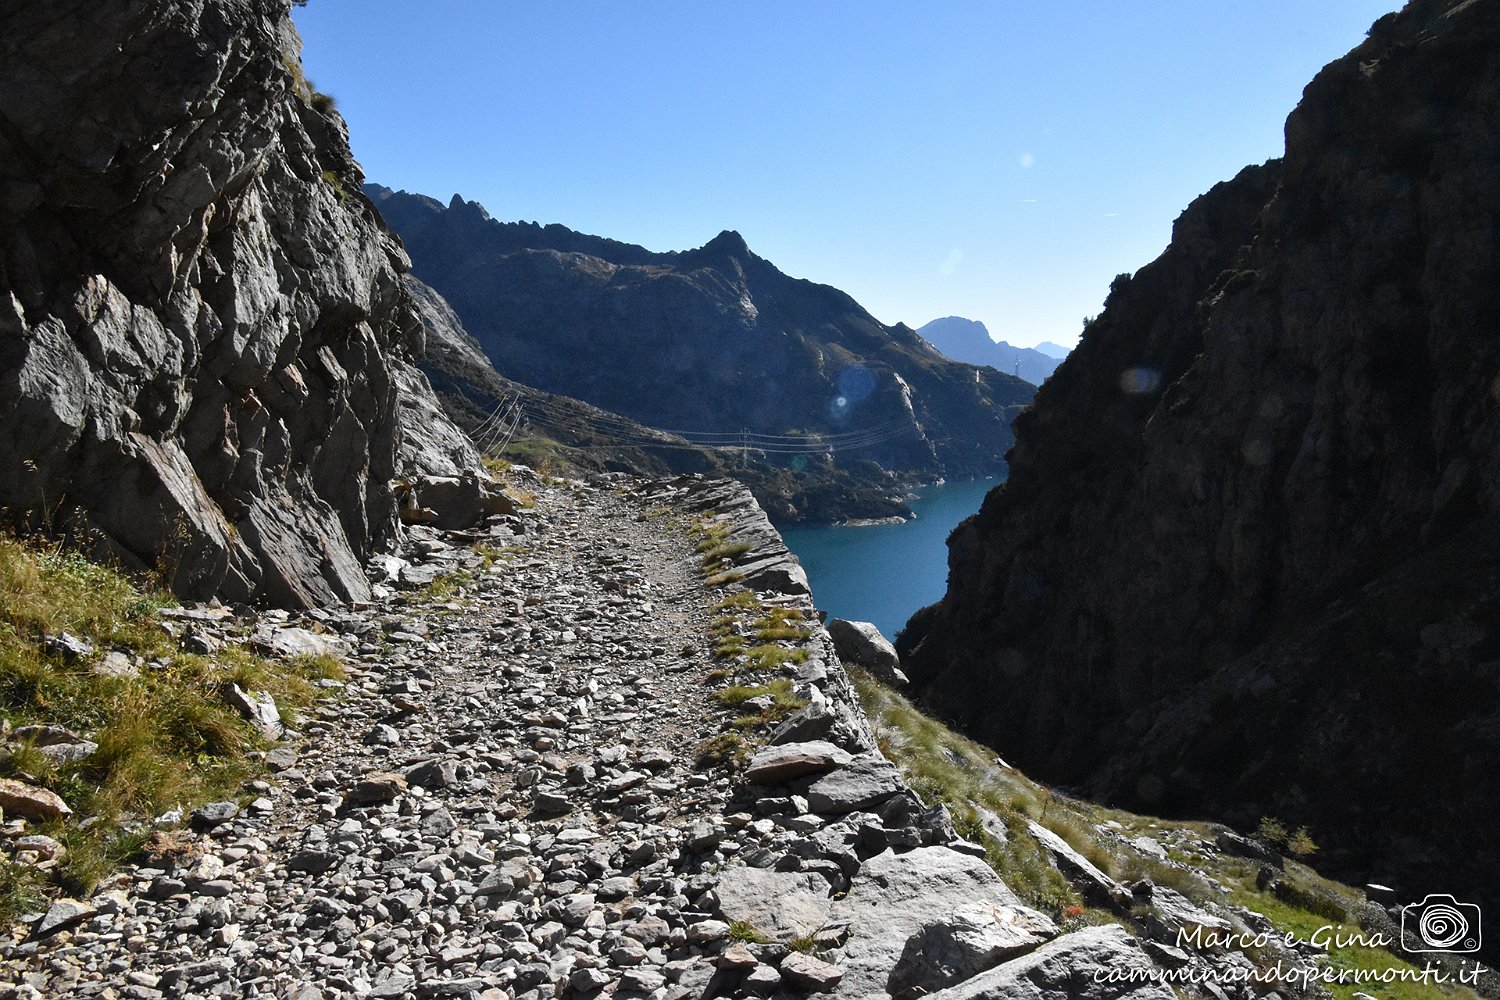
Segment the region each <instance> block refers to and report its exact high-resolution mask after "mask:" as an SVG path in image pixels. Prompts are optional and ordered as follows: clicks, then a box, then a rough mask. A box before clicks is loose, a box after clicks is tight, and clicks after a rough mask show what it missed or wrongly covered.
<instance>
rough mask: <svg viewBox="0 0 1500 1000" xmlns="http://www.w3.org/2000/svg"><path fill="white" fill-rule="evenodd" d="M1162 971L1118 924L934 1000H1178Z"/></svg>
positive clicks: (1070, 937) (1059, 943) (1059, 942)
mask: <svg viewBox="0 0 1500 1000" xmlns="http://www.w3.org/2000/svg"><path fill="white" fill-rule="evenodd" d="M1156 974H1157V970H1156V969H1155V967H1154V966H1153V965H1152V964H1151V960H1150V959H1149V958H1147V957H1146V953H1145V952H1143V951H1142V950H1141V949H1140V947H1139V946H1138V945H1137V944H1136V943H1135V941H1134V940H1132V939H1131V937H1130V935H1129V934H1127V933H1126V932H1125V928H1123V927H1120V926H1119V925H1117V924H1109V925H1106V926H1103V927H1088V928H1085V929H1084V930H1081V931H1076V932H1074V933H1072V934H1065V935H1063V936H1062V937H1060V938H1056V939H1054V940H1052V941H1050V942H1048V943H1047V944H1044V945H1042V946H1041V947H1040V948H1038V949H1036V950H1035V951H1033V952H1031V953H1030V954H1027V955H1023V956H1022V957H1020V958H1017V959H1014V960H1013V961H1010V962H1006V963H1004V964H1003V965H999V966H996V967H995V968H993V969H991V970H989V971H988V972H982V973H980V974H979V975H977V976H974V977H973V978H972V979H968V980H965V981H964V982H962V983H959V984H958V985H957V986H952V987H949V988H948V989H945V990H940V991H938V992H937V993H931V994H928V997H929V1000H1054V998H1057V997H1067V998H1068V1000H1122V998H1125V997H1129V998H1130V1000H1176V996H1177V995H1176V994H1175V993H1173V992H1172V989H1171V988H1170V987H1169V986H1167V985H1165V984H1164V983H1162V982H1160V981H1159V980H1157V979H1156V978H1155V976H1156Z"/></svg>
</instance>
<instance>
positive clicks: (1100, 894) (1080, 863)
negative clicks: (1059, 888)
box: [1026, 820, 1131, 906]
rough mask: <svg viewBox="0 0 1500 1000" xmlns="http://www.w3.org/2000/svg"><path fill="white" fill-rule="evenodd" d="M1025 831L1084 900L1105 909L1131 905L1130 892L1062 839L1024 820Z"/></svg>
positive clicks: (1036, 824)
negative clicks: (1089, 900)
mask: <svg viewBox="0 0 1500 1000" xmlns="http://www.w3.org/2000/svg"><path fill="white" fill-rule="evenodd" d="M1026 828H1027V829H1028V830H1030V831H1031V835H1032V836H1033V837H1035V838H1036V839H1037V842H1038V843H1040V844H1041V845H1042V847H1044V848H1046V850H1047V853H1048V854H1050V855H1051V856H1052V863H1053V864H1054V865H1055V866H1056V867H1057V870H1058V871H1060V872H1062V873H1063V874H1064V875H1066V876H1067V878H1068V881H1069V882H1072V883H1073V887H1074V888H1076V889H1077V890H1078V891H1079V892H1081V893H1083V895H1084V896H1085V897H1087V898H1088V899H1092V900H1093V901H1094V902H1096V903H1100V904H1102V905H1104V906H1111V905H1115V906H1129V905H1130V899H1131V896H1130V890H1129V889H1127V888H1125V887H1124V886H1123V885H1121V884H1120V883H1118V882H1116V881H1115V880H1114V879H1112V878H1110V877H1109V876H1108V875H1106V874H1104V872H1102V871H1100V870H1099V868H1098V866H1096V865H1095V864H1094V863H1093V862H1092V861H1090V860H1089V859H1088V858H1086V857H1084V856H1083V855H1082V854H1079V853H1078V852H1077V851H1075V850H1074V849H1073V847H1072V845H1071V844H1069V843H1068V842H1067V841H1066V840H1064V839H1062V837H1060V836H1058V835H1057V834H1055V833H1053V832H1052V831H1051V830H1049V829H1047V828H1046V827H1045V826H1042V825H1041V824H1040V823H1037V822H1036V821H1034V820H1027V821H1026Z"/></svg>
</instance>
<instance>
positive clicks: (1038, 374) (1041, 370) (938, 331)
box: [917, 316, 1066, 385]
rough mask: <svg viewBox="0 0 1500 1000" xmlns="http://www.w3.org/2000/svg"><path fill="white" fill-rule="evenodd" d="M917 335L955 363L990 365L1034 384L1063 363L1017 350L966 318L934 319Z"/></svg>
mask: <svg viewBox="0 0 1500 1000" xmlns="http://www.w3.org/2000/svg"><path fill="white" fill-rule="evenodd" d="M917 333H918V334H920V335H921V336H922V337H923V338H924V339H925V340H926V341H927V342H928V343H929V344H931V345H932V346H933V347H935V348H937V349H938V351H940V352H941V353H942V354H944V355H946V356H947V357H949V358H952V359H953V360H954V361H963V362H967V363H968V364H971V365H989V366H990V367H991V368H995V369H997V370H999V371H1002V372H1005V373H1006V374H1007V375H1011V374H1013V375H1018V376H1020V377H1021V378H1023V379H1025V380H1026V381H1028V382H1030V383H1032V384H1033V385H1041V384H1042V382H1043V381H1045V380H1046V378H1047V377H1048V376H1049V375H1051V374H1052V372H1053V370H1054V369H1056V368H1057V365H1058V361H1059V360H1060V359H1059V358H1057V357H1054V356H1052V355H1050V354H1047V353H1045V352H1042V351H1037V350H1032V349H1031V348H1029V347H1016V346H1014V345H1012V344H1007V343H1006V342H1005V341H1003V340H1000V341H997V340H995V339H994V338H993V337H991V336H990V331H989V329H988V328H987V327H986V326H985V325H984V324H983V323H981V322H979V320H977V319H966V318H965V317H963V316H944V317H943V318H942V319H935V320H933V321H932V322H931V323H925V324H923V325H922V326H921V327H918V329H917ZM1064 353H1066V352H1064Z"/></svg>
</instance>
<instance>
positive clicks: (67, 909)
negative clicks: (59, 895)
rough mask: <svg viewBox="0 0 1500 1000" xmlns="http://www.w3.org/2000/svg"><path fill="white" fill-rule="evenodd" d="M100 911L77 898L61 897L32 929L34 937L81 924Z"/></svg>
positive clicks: (48, 908) (40, 936) (41, 936)
mask: <svg viewBox="0 0 1500 1000" xmlns="http://www.w3.org/2000/svg"><path fill="white" fill-rule="evenodd" d="M98 912H99V911H98V910H97V909H95V908H94V907H93V906H91V905H90V904H88V903H84V902H80V901H79V900H76V899H59V900H56V901H55V902H54V903H53V904H52V905H51V906H49V907H47V912H46V913H45V914H43V915H42V919H41V920H38V921H37V922H36V925H35V926H34V927H32V929H31V936H32V937H33V938H44V937H48V936H50V935H53V934H56V933H57V932H58V931H61V930H66V929H67V928H69V927H72V926H74V925H75V924H80V923H82V922H83V921H85V920H88V919H89V918H90V917H92V916H94V915H95V914H96V913H98Z"/></svg>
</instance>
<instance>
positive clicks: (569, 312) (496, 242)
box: [367, 185, 1033, 515]
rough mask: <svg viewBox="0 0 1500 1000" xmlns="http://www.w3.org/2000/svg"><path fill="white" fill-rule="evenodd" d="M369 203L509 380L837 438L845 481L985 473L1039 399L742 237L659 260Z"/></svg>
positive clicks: (523, 228)
mask: <svg viewBox="0 0 1500 1000" xmlns="http://www.w3.org/2000/svg"><path fill="white" fill-rule="evenodd" d="M367 191H368V192H369V193H370V194H371V196H372V197H373V198H374V200H375V201H376V202H377V204H378V205H379V207H380V210H381V212H382V213H383V214H384V215H385V217H386V218H387V220H388V221H389V222H390V224H391V227H392V228H393V229H394V230H395V231H396V232H397V233H399V234H400V235H401V238H402V240H403V242H404V243H405V245H406V248H407V249H408V250H409V251H410V253H411V255H412V260H413V271H414V273H415V274H416V275H417V277H419V278H421V279H422V280H423V281H425V282H427V283H428V284H430V285H431V286H433V287H434V288H435V289H437V290H438V291H439V292H440V293H442V295H443V296H444V297H445V298H446V299H447V301H448V302H450V303H451V304H452V307H453V309H454V311H455V312H456V313H457V314H458V316H460V317H461V318H462V320H463V324H464V326H465V327H466V328H467V329H468V331H469V332H470V333H471V334H473V335H474V337H475V339H476V340H477V341H478V343H479V344H480V345H481V347H482V348H483V350H484V352H485V353H486V355H487V356H488V357H489V358H490V360H491V361H492V362H493V363H494V365H495V367H496V368H497V369H498V370H499V371H500V372H501V373H502V374H504V375H505V376H506V377H508V378H511V379H514V380H516V381H518V382H521V383H525V384H527V385H531V386H534V387H536V388H538V389H541V390H544V391H546V392H549V393H556V394H560V395H565V396H571V397H574V398H576V399H580V400H584V401H587V402H588V403H590V404H593V405H595V406H599V407H602V408H604V409H606V410H609V411H612V412H614V413H618V414H622V415H624V416H626V417H628V418H630V419H631V420H633V421H638V422H640V423H642V424H646V425H649V426H653V427H658V428H666V429H671V430H679V431H681V430H686V431H693V432H700V433H704V434H718V435H738V434H740V432H741V431H742V430H745V429H748V430H749V431H750V432H752V433H759V434H772V435H782V434H787V433H798V434H821V435H844V437H842V438H835V439H834V440H835V442H836V443H839V444H840V445H841V446H840V447H838V448H836V449H834V450H833V452H832V458H833V461H834V464H835V465H837V466H839V467H841V468H844V469H852V468H856V467H858V466H860V465H862V464H864V463H871V462H873V463H875V465H876V466H877V468H876V470H875V472H876V474H877V475H879V474H880V470H886V471H887V472H893V473H898V474H906V475H909V476H916V477H934V476H972V475H991V474H994V473H995V472H996V471H997V470H998V469H1000V468H1002V465H1001V461H1002V459H1001V456H1002V454H1003V453H1004V451H1005V449H1006V448H1007V447H1008V446H1009V444H1010V442H1011V435H1010V430H1009V422H1010V420H1011V418H1013V417H1014V416H1015V414H1016V413H1017V412H1018V411H1019V409H1020V407H1021V406H1023V405H1024V404H1025V403H1026V402H1028V401H1029V400H1030V398H1031V395H1032V392H1033V389H1032V387H1031V386H1030V385H1028V384H1026V383H1024V382H1022V381H1021V380H1019V379H1016V378H1014V377H1013V376H1010V375H1005V374H1002V373H999V372H995V371H993V370H989V369H976V368H974V367H972V366H969V365H962V364H957V363H954V362H951V361H948V360H947V359H945V358H943V357H942V356H941V355H939V354H937V353H936V352H935V351H933V349H932V348H931V347H930V345H928V344H927V343H926V342H925V341H923V340H922V339H921V338H920V337H918V336H917V335H916V334H915V333H913V332H912V331H911V330H910V329H908V328H906V327H904V326H894V327H888V326H884V325H882V324H881V323H879V322H878V321H876V320H875V319H874V317H872V316H871V315H870V314H869V313H867V312H866V311H865V310H864V309H862V308H861V307H860V306H859V304H858V303H856V302H855V301H854V300H853V299H851V298H850V297H849V296H847V295H845V294H844V293H843V292H840V291H838V290H837V289H833V288H829V287H827V286H824V285H817V284H814V283H812V282H809V281H801V280H797V279H793V278H789V277H787V276H786V275H784V274H782V273H781V272H780V271H778V270H777V269H776V268H775V267H773V266H772V265H771V264H770V263H768V262H767V261H764V260H762V259H761V258H759V257H757V256H755V255H754V254H753V253H751V252H750V250H749V249H748V248H747V247H746V245H745V243H744V241H743V240H742V239H741V238H740V237H739V236H738V235H737V234H735V233H727V232H726V233H721V234H720V235H719V236H718V237H716V238H715V239H714V240H712V241H711V242H710V243H708V244H707V245H706V246H704V247H702V248H700V249H697V250H690V251H685V252H681V253H653V252H651V251H648V250H645V249H643V248H641V247H638V246H632V245H629V244H624V243H619V242H616V241H613V240H607V239H602V238H599V237H594V236H587V235H584V234H581V233H576V232H573V231H572V230H569V229H566V228H564V227H562V226H556V225H552V226H546V227H541V226H537V225H534V224H526V223H508V224H506V223H500V222H496V221H494V220H492V219H491V218H490V217H489V215H488V214H487V213H486V212H485V211H484V209H483V208H482V207H481V206H479V205H478V204H475V203H473V202H466V201H464V200H463V199H462V198H459V197H457V196H455V198H454V199H453V200H452V202H451V203H450V204H449V205H448V206H447V207H444V206H443V205H442V204H441V203H439V202H437V201H434V200H433V199H431V198H426V197H423V196H420V195H412V194H407V193H405V192H393V191H391V190H389V189H387V188H381V187H379V186H377V185H370V186H369V187H368V188H367ZM864 432H868V433H864ZM751 443H752V445H753V444H754V443H755V441H754V439H753V438H752V441H751ZM755 450H756V449H754V448H752V451H755ZM805 450H806V451H807V452H809V453H810V454H803V455H791V454H784V453H781V452H779V451H778V450H777V448H762V449H759V455H758V457H759V458H760V459H761V460H763V461H769V462H770V463H772V464H779V465H782V466H789V465H791V464H792V463H793V460H794V459H801V461H802V462H807V461H809V460H811V461H813V462H817V461H818V460H819V458H820V453H822V452H823V449H821V448H820V447H819V446H818V445H817V444H816V443H813V444H810V445H807V446H806V449H805ZM799 464H800V463H799ZM777 513H778V514H779V515H784V514H785V513H787V512H784V511H778V512H777Z"/></svg>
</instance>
